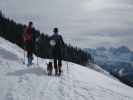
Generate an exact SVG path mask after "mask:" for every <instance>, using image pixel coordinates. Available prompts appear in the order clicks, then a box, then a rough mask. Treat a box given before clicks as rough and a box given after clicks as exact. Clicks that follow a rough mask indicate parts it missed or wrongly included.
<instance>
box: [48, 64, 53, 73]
mask: <svg viewBox="0 0 133 100" xmlns="http://www.w3.org/2000/svg"><path fill="white" fill-rule="evenodd" d="M52 71H53V65H52V62H49V63H48V64H47V72H48V75H52Z"/></svg>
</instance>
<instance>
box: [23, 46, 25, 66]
mask: <svg viewBox="0 0 133 100" xmlns="http://www.w3.org/2000/svg"><path fill="white" fill-rule="evenodd" d="M23 64H25V44H24V59H23Z"/></svg>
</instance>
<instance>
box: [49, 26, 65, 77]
mask: <svg viewBox="0 0 133 100" xmlns="http://www.w3.org/2000/svg"><path fill="white" fill-rule="evenodd" d="M53 33H54V34H53V35H52V36H51V37H50V45H51V46H52V56H53V59H54V69H55V75H61V72H62V71H61V68H62V48H63V46H64V41H63V38H62V36H61V35H59V34H58V28H54V29H53Z"/></svg>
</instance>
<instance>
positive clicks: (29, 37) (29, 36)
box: [23, 22, 34, 66]
mask: <svg viewBox="0 0 133 100" xmlns="http://www.w3.org/2000/svg"><path fill="white" fill-rule="evenodd" d="M32 26H33V23H32V22H29V25H28V27H26V29H25V32H24V34H23V39H24V47H25V48H24V49H26V51H27V59H28V66H30V65H31V64H32V60H33V46H34V43H33V33H32Z"/></svg>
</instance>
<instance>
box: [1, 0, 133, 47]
mask: <svg viewBox="0 0 133 100" xmlns="http://www.w3.org/2000/svg"><path fill="white" fill-rule="evenodd" d="M0 9H2V11H3V12H4V13H5V14H6V15H7V16H8V17H10V18H13V19H15V20H16V21H17V22H21V23H24V24H25V23H27V22H28V21H29V20H33V22H34V23H35V27H36V28H38V29H40V30H41V31H43V32H45V33H49V34H50V33H51V32H52V28H53V27H55V26H57V27H59V28H60V31H61V34H63V35H64V39H65V40H66V41H67V42H72V43H73V45H78V46H81V47H87V46H88V47H95V46H98V45H108V44H110V45H123V44H124V45H127V46H128V47H130V48H133V47H132V44H131V43H130V42H131V40H133V28H132V27H133V19H132V16H133V13H132V12H133V0H0ZM103 36H104V38H103ZM125 36H126V37H127V38H125V39H124V37H125ZM128 37H129V38H130V39H129V38H128ZM122 39H124V40H125V41H123V42H120V40H122ZM68 40H71V41H68ZM73 41H76V42H73ZM87 41H88V42H87ZM90 41H91V42H90ZM86 43H88V45H87V44H86Z"/></svg>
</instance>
